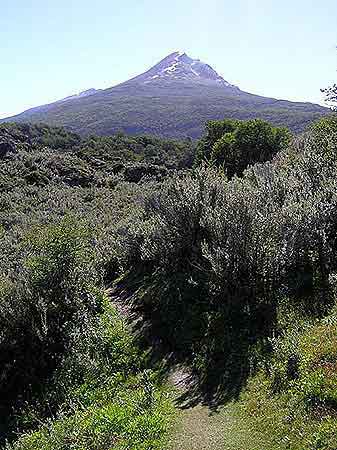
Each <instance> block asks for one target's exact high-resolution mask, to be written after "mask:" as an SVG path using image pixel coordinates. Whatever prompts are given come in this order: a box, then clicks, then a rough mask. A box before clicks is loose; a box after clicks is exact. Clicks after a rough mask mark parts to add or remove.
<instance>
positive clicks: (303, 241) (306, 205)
mask: <svg viewBox="0 0 337 450" xmlns="http://www.w3.org/2000/svg"><path fill="white" fill-rule="evenodd" d="M327 130H329V131H328V132H327ZM336 131H337V124H336V118H331V119H329V120H328V121H327V122H325V121H323V122H321V123H318V124H317V125H316V126H314V127H313V129H312V130H311V132H310V133H308V134H307V135H304V136H303V137H300V138H298V139H297V140H296V141H295V142H294V143H293V145H292V146H291V147H290V148H289V149H287V150H285V151H283V152H282V153H280V154H279V155H278V156H277V157H276V159H274V161H273V162H271V163H265V164H263V165H262V164H261V165H259V164H258V165H255V166H253V167H251V168H250V169H249V170H247V171H246V172H245V173H244V175H243V177H242V178H237V177H234V178H233V179H232V180H231V181H227V180H226V178H225V177H224V176H223V175H221V174H219V172H217V171H215V170H212V169H207V168H201V169H198V170H196V171H195V172H194V174H191V175H187V176H186V177H183V178H181V177H176V178H174V179H172V180H171V181H168V182H167V183H166V185H165V189H163V190H162V191H161V192H156V193H155V194H154V195H151V196H150V197H149V198H148V200H147V202H146V203H145V206H144V209H143V213H142V215H141V217H140V219H139V220H138V222H134V221H133V222H132V224H130V225H129V226H128V227H126V228H122V229H121V230H120V263H121V264H122V266H123V267H124V268H125V269H126V268H128V269H130V268H131V269H132V272H133V273H134V272H135V271H136V272H138V277H140V279H141V280H142V282H141V286H142V287H141V289H140V290H139V292H138V296H140V297H141V298H143V301H144V303H145V304H148V305H150V309H151V310H152V311H153V310H154V311H156V312H157V314H158V315H159V317H160V318H161V320H162V322H163V329H164V330H165V334H167V335H168V336H170V339H174V341H175V342H176V345H178V346H179V347H181V348H184V349H185V350H187V352H189V351H191V350H192V351H193V352H194V353H193V355H194V363H195V365H196V366H197V367H198V369H199V371H200V372H201V374H202V376H204V377H205V378H206V379H207V380H208V378H209V376H211V377H212V376H214V372H215V371H216V370H219V369H220V373H221V377H222V376H226V373H227V375H228V374H229V373H230V371H231V370H232V369H233V370H239V372H240V373H239V376H241V375H242V376H244V372H247V371H248V369H249V365H250V364H251V363H252V361H251V359H250V356H249V354H250V351H249V349H250V348H251V347H252V346H254V345H261V342H262V344H263V342H264V338H265V337H266V336H268V335H269V333H271V331H272V330H273V329H275V328H277V323H276V306H277V302H278V300H279V299H280V298H282V297H284V296H289V297H291V298H301V297H303V296H304V295H308V294H310V304H308V305H307V308H308V309H312V310H313V313H317V314H319V312H320V311H321V312H322V311H324V309H325V308H326V307H327V305H328V304H329V302H330V294H329V274H331V273H332V272H333V271H334V270H335V257H334V255H335V238H336V236H335V228H336V212H337V208H336V206H337V205H336V195H335V192H336V186H335V180H336V169H337V166H336V163H337V158H336V155H337V153H336V150H337V148H336V145H337V139H336ZM258 342H260V344H258ZM236 358H237V360H235V359H236ZM228 371H229V372H228ZM230 375H232V374H230ZM237 375H238V374H237ZM208 381H209V380H208Z"/></svg>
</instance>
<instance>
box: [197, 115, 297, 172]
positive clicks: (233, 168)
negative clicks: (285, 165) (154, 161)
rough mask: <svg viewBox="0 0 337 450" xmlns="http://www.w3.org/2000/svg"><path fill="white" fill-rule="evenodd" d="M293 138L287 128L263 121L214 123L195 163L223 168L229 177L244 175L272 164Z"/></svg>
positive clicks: (227, 120) (208, 128) (201, 144)
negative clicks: (262, 164)
mask: <svg viewBox="0 0 337 450" xmlns="http://www.w3.org/2000/svg"><path fill="white" fill-rule="evenodd" d="M290 138H291V135H290V133H289V131H288V130H287V129H286V128H276V127H273V126H271V125H270V124H269V123H267V122H264V121H262V120H257V119H256V120H248V121H246V122H243V121H238V120H229V119H226V120H223V121H218V122H217V121H212V122H209V123H208V124H207V126H206V135H205V136H204V137H203V139H201V141H200V142H199V145H198V149H197V154H196V161H195V163H196V164H200V163H201V162H202V161H203V160H206V161H209V162H211V163H213V164H215V165H216V166H218V167H219V166H220V167H223V168H224V170H225V171H226V173H227V175H228V176H229V177H232V176H233V175H234V174H238V175H242V172H243V171H244V170H245V169H246V168H247V167H248V166H249V165H252V164H255V163H257V162H265V161H269V160H271V159H272V158H273V156H275V155H276V154H277V153H278V152H280V151H281V150H283V149H285V148H286V147H287V146H288V144H289V142H290Z"/></svg>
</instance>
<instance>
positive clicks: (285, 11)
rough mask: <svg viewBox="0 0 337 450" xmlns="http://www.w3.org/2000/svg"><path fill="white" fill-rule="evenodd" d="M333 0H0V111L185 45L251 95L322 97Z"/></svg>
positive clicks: (142, 66) (81, 86)
mask: <svg viewBox="0 0 337 450" xmlns="http://www.w3.org/2000/svg"><path fill="white" fill-rule="evenodd" d="M336 24H337V1H336V0H321V1H318V0H282V1H281V0H231V1H228V0H205V1H198V0H169V1H167V0H165V1H162V0H124V1H121V0H119V1H116V0H96V1H93V0H50V1H45V0H2V1H1V11H0V40H1V43H2V44H1V48H0V68H1V84H0V117H6V116H8V115H11V114H14V113H18V112H21V111H22V110H24V109H27V108H29V107H32V106H36V105H40V104H44V103H48V102H51V101H54V100H57V99H60V98H63V97H65V96H67V95H70V94H74V93H77V92H79V91H81V90H85V89H88V88H91V87H95V88H105V87H110V86H113V85H114V84H117V83H119V82H121V81H124V80H126V79H128V78H130V77H132V76H134V75H137V74H138V73H140V72H142V71H144V70H146V69H148V68H149V67H150V66H151V65H153V64H155V63H156V62H158V60H160V59H162V58H163V57H164V56H166V55H167V54H169V53H171V52H173V51H176V50H184V51H186V52H187V53H188V54H189V55H190V56H191V57H193V58H200V59H201V60H203V61H205V62H207V63H209V64H210V65H212V66H213V67H214V68H215V69H216V70H217V71H218V72H219V73H220V74H221V75H222V76H223V77H224V78H225V79H227V80H228V81H230V82H231V83H234V84H237V85H238V86H239V87H240V88H241V89H243V90H246V91H249V92H253V93H256V94H261V95H266V96H271V97H276V98H286V99H290V100H303V101H313V102H322V96H321V94H320V91H319V89H320V88H321V87H324V86H326V85H329V84H331V83H332V82H333V81H336V78H337V74H336V69H337V51H336V49H335V47H336V44H337V26H336Z"/></svg>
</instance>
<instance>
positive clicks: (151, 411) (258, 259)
mask: <svg viewBox="0 0 337 450" xmlns="http://www.w3.org/2000/svg"><path fill="white" fill-rule="evenodd" d="M231 124H232V125H231ZM227 125H228V126H229V125H231V126H232V127H234V128H233V129H232V131H228V132H229V133H234V134H236V133H237V130H238V128H237V127H238V126H239V125H237V123H236V122H235V124H234V122H232V121H224V122H221V123H219V122H215V123H214V127H213V128H214V133H215V135H216V136H215V137H217V136H218V134H216V133H218V131H219V130H220V131H219V133H220V134H219V137H218V138H217V139H216V141H215V142H217V140H218V139H219V138H220V140H221V139H222V136H223V133H224V130H223V126H227ZM234 125H235V126H234ZM255 125H257V128H258V129H260V126H261V129H262V130H264V131H266V133H265V134H263V133H262V136H263V139H262V141H261V142H264V143H266V142H267V144H268V139H267V140H266V139H265V138H266V136H273V139H276V136H278V131H277V130H276V131H275V129H274V128H271V127H269V126H267V125H266V124H261V123H260V122H254V123H248V124H246V125H245V124H240V126H239V128H240V129H241V131H242V130H243V129H245V127H247V126H248V128H249V129H250V130H251V129H252V128H253V129H255V128H254V127H255ZM219 127H220V128H219ZM221 127H222V128H221ZM251 127H252V128H251ZM218 128H219V130H218V131H217V129H218ZM226 129H227V128H226ZM226 133H227V131H226ZM270 133H271V134H270ZM283 133H284V134H283ZM253 135H254V133H253ZM258 135H259V133H258ZM281 135H282V136H283V137H284V140H282V139H283V138H282V139H281V140H282V144H281V140H279V143H280V146H279V147H278V146H277V145H276V144H275V140H274V141H272V142H273V143H274V144H275V145H276V147H274V146H273V145H274V144H273V145H270V146H269V144H268V145H267V144H266V145H267V147H266V148H265V149H263V145H262V143H261V142H260V144H261V146H260V144H259V146H258V151H257V153H256V152H255V151H253V152H252V155H254V156H253V157H252V159H249V161H247V160H246V159H245V160H244V161H245V162H244V164H243V165H237V166H235V167H234V166H233V167H232V169H233V171H232V173H230V174H229V175H230V179H228V178H227V176H226V175H225V173H224V172H225V171H223V170H218V169H217V168H215V167H212V168H210V167H209V166H206V165H203V164H202V165H201V166H200V167H198V168H196V169H194V170H190V171H186V170H184V169H186V168H188V167H189V166H190V165H191V163H192V159H193V158H192V157H191V154H193V148H194V147H193V145H192V144H191V143H190V142H185V143H182V144H178V143H173V142H165V141H160V140H157V139H153V138H144V137H138V138H129V137H126V136H123V135H118V136H114V137H107V138H96V137H90V138H88V139H85V140H82V139H80V138H78V136H76V135H74V134H72V133H67V132H65V131H64V130H58V129H54V128H51V129H50V128H48V127H45V126H42V125H41V126H37V127H35V126H28V125H27V126H24V125H22V126H21V125H20V126H16V125H2V126H0V153H1V159H0V190H1V199H0V250H1V253H2V259H1V265H0V320H1V334H0V362H1V377H0V395H1V399H2V400H1V414H2V418H3V422H4V425H3V427H4V429H5V431H6V436H7V437H10V438H11V439H12V438H13V435H12V436H11V435H10V432H13V431H17V432H18V433H19V434H21V438H19V439H17V440H16V441H15V442H14V441H13V442H12V443H11V444H8V447H7V448H10V449H13V450H33V449H36V448H41V449H43V450H52V449H53V450H54V449H66V448H70V447H71V448H74V449H78V450H82V449H84V448H88V449H89V448H92V449H93V450H95V449H97V450H98V449H100V450H101V449H104V448H107V449H108V448H116V449H119V448H120V449H126V448H130V449H134V450H139V449H144V450H145V449H148V448H153V449H158V450H159V449H160V448H162V445H163V437H164V435H165V432H166V429H167V420H168V417H169V416H170V405H169V402H168V401H167V397H166V394H165V392H163V390H162V389H161V388H160V383H159V381H158V380H157V378H156V374H151V373H149V372H148V371H147V370H145V368H146V361H145V359H144V357H143V355H142V354H141V352H140V351H139V349H138V348H137V346H136V345H135V342H134V340H133V339H132V337H131V336H130V335H129V333H128V331H127V330H126V328H125V325H124V323H123V321H122V320H121V319H120V318H119V317H118V315H117V314H116V312H115V311H114V310H113V308H111V306H110V305H109V302H108V301H107V299H106V298H105V296H104V295H103V293H102V292H103V289H104V285H105V284H106V283H107V282H112V281H114V280H116V278H117V276H118V277H119V278H118V280H119V282H120V283H121V284H122V287H123V289H124V291H125V292H126V293H127V294H129V295H130V296H133V298H134V299H135V300H136V301H137V304H138V305H140V306H141V307H142V308H143V313H144V315H145V316H146V314H148V315H149V318H150V319H151V320H152V324H153V325H154V326H156V332H157V333H160V334H161V336H160V337H161V338H162V340H163V341H164V343H165V344H167V346H168V347H169V349H170V350H173V351H174V353H175V354H177V357H182V358H183V359H184V360H186V359H187V360H189V361H190V362H191V364H192V365H193V366H194V368H195V370H196V372H197V373H198V375H199V379H200V389H201V390H203V389H204V390H205V392H207V393H209V392H210V389H211V388H213V389H215V391H211V392H212V393H213V394H216V396H217V399H218V400H219V401H220V400H225V399H229V398H232V397H236V396H238V395H239V394H240V392H241V391H242V387H243V385H244V384H245V383H246V381H247V378H248V376H249V374H251V373H252V372H254V371H255V372H257V373H258V375H257V378H256V379H255V378H254V379H253V381H251V382H252V383H253V384H252V387H249V389H250V391H249V392H253V394H252V395H251V396H250V397H249V401H250V400H252V399H254V396H255V399H257V401H259V402H260V405H262V408H263V407H266V411H267V406H266V404H267V403H266V399H267V398H268V396H269V397H270V398H273V402H271V408H273V405H274V406H275V408H274V409H273V411H272V412H270V417H275V418H276V416H277V414H276V411H282V413H280V415H279V416H277V421H278V422H277V421H276V419H275V423H276V422H277V423H280V424H281V425H280V428H279V429H280V430H283V431H284V430H287V429H288V428H289V427H288V428H287V423H289V424H291V425H289V426H292V425H293V429H294V430H299V432H301V430H302V429H301V428H300V427H299V428H296V426H297V425H296V424H298V421H299V418H300V417H305V418H306V419H307V422H308V428H307V430H308V431H307V432H308V433H309V438H310V439H309V438H308V439H309V440H308V442H309V441H310V445H312V447H310V446H309V443H308V444H306V445H307V447H306V448H308V449H309V448H310V449H311V448H313V449H315V450H318V449H323V448H330V447H327V445H328V443H329V442H330V441H331V442H333V440H332V439H333V438H332V437H331V430H333V429H334V426H335V419H334V417H335V415H334V414H335V411H336V404H335V400H336V390H335V388H334V382H335V373H336V371H335V366H334V364H335V359H334V358H335V350H336V347H335V344H334V333H335V325H333V324H332V325H331V323H332V322H331V320H333V319H332V317H333V315H330V316H329V318H326V319H322V317H323V316H325V315H326V314H328V313H329V309H330V308H331V306H332V305H333V303H334V302H335V298H336V282H335V278H336V275H335V273H336V262H335V261H336V225H337V203H336V202H337V197H336V179H337V152H336V150H337V148H336V147H337V121H336V116H332V117H331V118H328V119H324V120H322V121H320V122H318V123H317V124H315V125H314V126H313V127H312V128H311V129H310V130H309V131H308V132H307V133H306V134H304V135H303V136H301V137H298V138H296V139H295V140H293V141H292V142H291V144H290V145H289V146H288V148H285V143H286V141H287V140H288V134H287V133H286V132H283V131H282V132H281ZM254 136H255V135H254ZM254 136H253V137H254ZM244 137H245V136H243V138H244ZM255 137H256V136H255ZM236 138H237V136H236V137H235V139H236ZM254 139H255V138H254ZM254 139H253V141H254ZM243 141H244V139H243ZM243 141H242V142H243ZM248 141H249V142H251V140H249V139H248ZM254 142H255V141H254ZM204 144H205V140H203V141H202V142H201V144H200V145H201V146H203V145H204ZM247 145H248V144H247ZM254 145H255V144H254ZM199 148H200V147H199ZM233 148H234V147H233ZM249 148H251V147H249ZM242 149H243V150H244V144H243V143H242ZM276 149H277V150H278V151H279V152H276ZM208 150H209V149H208ZM208 150H207V151H208ZM264 150H265V151H264ZM242 155H244V153H242ZM261 155H268V158H264V157H261ZM255 157H256V159H255ZM271 157H274V159H273V160H271V161H267V162H264V163H261V161H265V159H270V158H271ZM161 158H163V159H161ZM163 161H164V165H163V164H162V162H163ZM256 162H258V164H255V165H253V163H256ZM259 162H260V163H259ZM247 165H249V166H250V167H249V168H248V169H246V170H244V168H245V167H246V166H247ZM180 168H182V169H183V170H182V171H179V172H177V169H180ZM70 211H71V212H72V214H69V212H70ZM84 218H85V220H83V219H84ZM121 275H122V276H121ZM284 305H286V306H284ZM282 308H285V310H286V311H287V314H288V315H287V314H283V315H282V311H281V310H282ZM298 311H301V314H300V315H298V316H297V315H296V314H297V313H298ZM295 313H296V314H295ZM291 314H293V316H294V317H290V316H291ZM288 316H289V317H288ZM316 320H319V321H320V322H315V321H316ZM302 324H304V325H303V326H302ZM324 336H325V338H324V339H323V337H324ZM326 336H330V337H329V339H326ZM318 340H320V341H321V342H323V344H322V346H321V347H320V348H321V350H322V351H321V352H320V350H319V348H318V347H317V346H316V344H317V342H318ZM254 383H255V384H254ZM254 389H255V390H256V392H259V393H260V394H261V395H260V397H258V395H255V394H254V392H255V391H254ZM249 395H250V394H249ZM249 401H247V402H246V406H247V414H248V415H249V416H254V418H256V419H257V422H256V423H257V425H256V426H258V422H259V421H260V419H259V417H262V419H261V427H262V428H263V427H264V426H267V427H268V426H269V425H268V424H267V425H266V422H265V421H264V418H263V417H264V414H263V411H262V413H261V408H258V407H256V404H255V406H254V405H252V404H249ZM282 402H288V403H289V402H290V405H292V406H291V407H290V409H289V408H288V409H287V407H284V408H283V406H282V405H283V404H284V403H282ZM263 405H264V406H263ZM294 405H299V407H298V408H297V411H299V413H298V415H296V414H294V420H292V419H291V420H290V419H289V421H288V422H287V420H288V419H285V417H286V416H287V415H289V414H290V415H291V414H293V412H294V411H295V410H296V406H294ZM322 411H325V412H322ZM283 413H284V414H283ZM268 414H269V413H268ZM273 414H275V416H273ZM284 420H285V422H284ZM317 420H318V421H321V422H320V424H321V425H320V429H319V434H318V435H317V436H318V437H317V436H316V435H314V434H313V433H314V431H312V429H314V428H315V424H316V425H317V423H318V422H317ZM5 422H7V423H5ZM284 423H286V425H284ZM282 427H283V428H282ZM310 427H312V428H310ZM25 430H26V431H27V434H26V435H22V432H23V431H25ZM283 431H281V432H280V433H281V434H282V433H283ZM277 433H279V431H278V430H276V431H275V435H277ZM294 434H296V433H294ZM316 438H317V439H316ZM315 439H316V440H315ZM292 442H293V447H294V448H296V445H297V444H296V442H295V440H293V441H292ZM282 445H283V443H282ZM282 445H281V444H280V448H283V447H282ZM314 445H316V447H315V446H314ZM319 445H321V446H319ZM324 445H325V447H324ZM329 445H330V444H329ZM331 445H332V444H331ZM276 448H278V447H276ZM284 448H287V447H284ZM331 448H333V447H331Z"/></svg>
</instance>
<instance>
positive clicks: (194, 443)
mask: <svg viewBox="0 0 337 450" xmlns="http://www.w3.org/2000/svg"><path fill="white" fill-rule="evenodd" d="M107 295H109V297H110V299H111V301H112V302H113V303H114V305H115V306H116V309H117V310H118V312H119V313H120V314H121V315H122V316H123V317H125V319H126V321H127V323H128V324H129V326H130V329H131V332H132V333H134V334H135V336H143V337H144V335H145V337H146V340H147V341H148V343H149V344H150V346H151V347H153V349H154V350H156V351H158V350H159V351H160V346H161V344H160V343H158V341H157V339H156V336H153V335H151V334H148V330H147V323H146V322H145V321H144V318H143V317H142V315H141V313H139V312H137V311H136V312H135V310H134V308H132V306H131V305H130V303H129V302H128V301H127V297H124V296H123V295H119V296H115V295H114V292H113V291H111V290H108V291H107ZM172 359H173V360H174V357H173V358H172ZM195 381H196V380H195V379H194V378H193V376H192V375H191V373H190V372H189V370H188V368H187V367H185V366H184V365H176V366H173V367H171V370H170V373H169V375H168V383H169V385H170V386H171V387H172V400H173V402H174V404H175V406H176V415H177V417H176V421H175V426H174V428H173V430H172V433H171V438H170V440H169V442H168V446H167V448H166V450H270V449H271V448H272V447H271V446H268V443H267V442H266V440H265V437H264V436H258V435H257V434H256V433H255V432H254V430H253V429H250V426H249V424H248V423H247V421H246V420H245V419H243V418H242V415H241V414H240V412H239V408H240V407H239V405H238V404H237V403H230V404H228V405H227V406H225V407H222V408H221V409H220V410H219V411H217V412H214V411H213V410H212V409H210V408H209V406H208V405H206V404H204V403H203V402H201V401H200V398H198V395H195V394H196V393H197V392H198V391H197V389H195Z"/></svg>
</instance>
